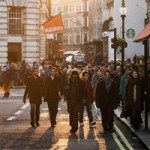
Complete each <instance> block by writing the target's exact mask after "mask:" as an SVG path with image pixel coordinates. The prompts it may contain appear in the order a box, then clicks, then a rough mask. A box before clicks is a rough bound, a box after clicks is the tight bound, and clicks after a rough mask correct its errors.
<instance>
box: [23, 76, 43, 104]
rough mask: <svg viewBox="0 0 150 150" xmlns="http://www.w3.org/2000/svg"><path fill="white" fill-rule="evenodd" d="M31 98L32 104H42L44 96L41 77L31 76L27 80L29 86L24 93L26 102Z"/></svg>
mask: <svg viewBox="0 0 150 150" xmlns="http://www.w3.org/2000/svg"><path fill="white" fill-rule="evenodd" d="M27 96H28V97H29V101H30V103H34V104H41V102H42V96H43V79H42V78H41V77H39V76H37V78H34V77H33V76H30V77H29V78H28V79H27V85H26V89H25V93H24V101H25V99H26V97H27Z"/></svg>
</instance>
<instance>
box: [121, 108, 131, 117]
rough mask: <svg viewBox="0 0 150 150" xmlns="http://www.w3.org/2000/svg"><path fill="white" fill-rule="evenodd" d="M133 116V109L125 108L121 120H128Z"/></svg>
mask: <svg viewBox="0 0 150 150" xmlns="http://www.w3.org/2000/svg"><path fill="white" fill-rule="evenodd" d="M130 116H131V109H130V108H128V107H125V106H124V107H123V108H122V112H121V114H120V118H127V117H130Z"/></svg>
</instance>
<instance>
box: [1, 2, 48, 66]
mask: <svg viewBox="0 0 150 150" xmlns="http://www.w3.org/2000/svg"><path fill="white" fill-rule="evenodd" d="M42 2H44V0H0V64H4V63H5V62H6V61H10V62H21V61H22V60H25V61H26V62H28V63H33V62H34V61H39V60H40V58H41V57H45V56H44V55H45V47H44V45H45V39H41V32H40V24H41V23H42V21H40V18H42V19H43V22H44V21H45V20H46V18H45V17H43V15H45V13H46V12H45V10H43V11H41V10H40V8H42V7H43V6H42V5H41V3H42ZM44 5H46V1H45V2H44ZM41 6H42V7H41ZM42 37H43V36H42ZM42 45H43V48H42V52H41V50H40V49H41V46H42Z"/></svg>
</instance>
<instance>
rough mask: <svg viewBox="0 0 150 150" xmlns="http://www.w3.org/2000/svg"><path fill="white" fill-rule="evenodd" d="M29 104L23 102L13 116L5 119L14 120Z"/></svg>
mask: <svg viewBox="0 0 150 150" xmlns="http://www.w3.org/2000/svg"><path fill="white" fill-rule="evenodd" d="M28 106H29V103H26V104H24V105H23V106H22V107H21V108H20V109H19V110H18V111H17V112H15V113H14V115H13V116H11V117H9V118H8V119H7V121H12V120H15V119H17V118H18V117H19V115H20V114H22V113H23V111H24V110H25V109H26V108H27V107H28Z"/></svg>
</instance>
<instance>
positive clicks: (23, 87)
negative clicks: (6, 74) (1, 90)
mask: <svg viewBox="0 0 150 150" xmlns="http://www.w3.org/2000/svg"><path fill="white" fill-rule="evenodd" d="M25 87H26V86H13V87H12V88H11V89H25Z"/></svg>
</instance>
